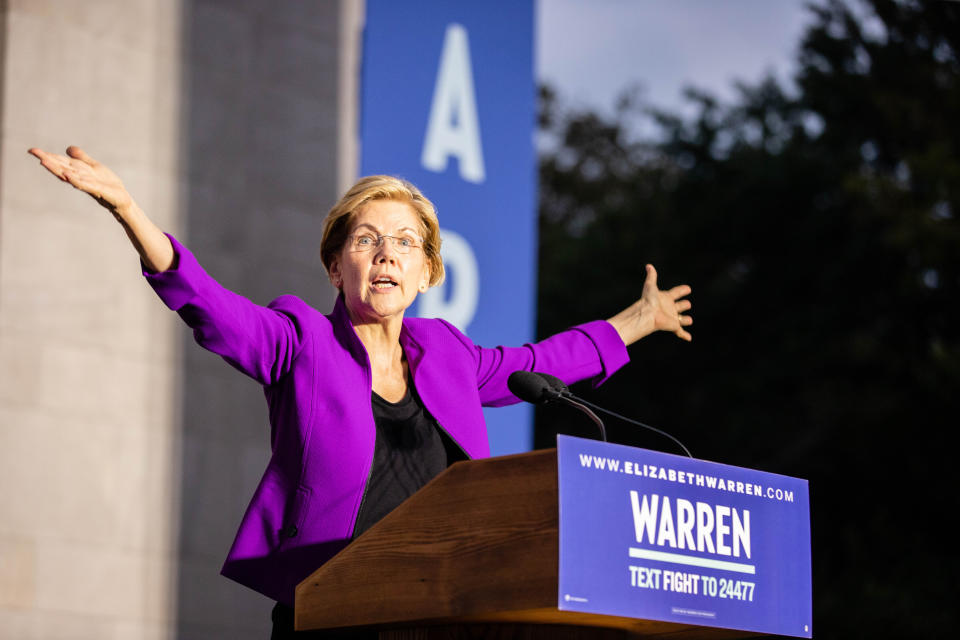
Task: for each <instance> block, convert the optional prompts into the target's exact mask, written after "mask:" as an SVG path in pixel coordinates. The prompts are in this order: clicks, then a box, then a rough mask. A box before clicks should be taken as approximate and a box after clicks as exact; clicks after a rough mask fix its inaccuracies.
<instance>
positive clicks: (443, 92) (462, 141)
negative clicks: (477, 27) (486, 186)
mask: <svg viewBox="0 0 960 640" xmlns="http://www.w3.org/2000/svg"><path fill="white" fill-rule="evenodd" d="M450 156H455V157H456V158H457V160H458V161H459V163H460V177H461V178H463V179H464V180H466V181H467V182H474V183H478V184H479V183H481V182H483V181H484V179H485V177H486V171H485V170H484V166H483V149H482V148H481V145H480V123H479V121H478V120H477V101H476V97H475V95H474V91H473V68H472V66H471V64H470V45H469V42H468V39H467V30H466V29H464V28H463V26H461V25H459V24H451V25H449V26H448V27H447V32H446V35H445V36H444V39H443V52H442V53H441V54H440V69H439V71H438V72H437V83H436V86H435V87H434V89H433V104H432V105H431V107H430V120H429V122H428V123H427V135H426V138H425V139H424V142H423V154H422V155H421V157H420V161H421V163H422V164H423V166H424V167H425V168H427V169H429V170H430V171H436V172H438V173H439V172H442V171H444V170H445V169H446V168H447V161H448V160H449V158H450Z"/></svg>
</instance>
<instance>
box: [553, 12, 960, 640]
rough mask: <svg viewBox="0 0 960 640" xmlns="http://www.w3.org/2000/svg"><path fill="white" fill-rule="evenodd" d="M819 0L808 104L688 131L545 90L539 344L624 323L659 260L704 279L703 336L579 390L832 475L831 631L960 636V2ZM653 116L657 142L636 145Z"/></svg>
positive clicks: (826, 609)
mask: <svg viewBox="0 0 960 640" xmlns="http://www.w3.org/2000/svg"><path fill="white" fill-rule="evenodd" d="M810 10H811V13H812V17H813V20H812V23H811V25H810V26H809V28H808V29H807V31H806V33H805V35H804V37H803V40H802V43H801V47H800V53H799V59H798V63H799V71H798V74H797V77H796V85H797V87H798V90H797V91H795V92H791V91H788V90H787V89H785V88H784V87H782V86H780V85H779V84H778V82H777V81H776V80H774V79H773V78H767V79H765V80H764V81H762V82H760V83H759V84H757V85H755V86H746V85H744V86H740V87H739V99H738V100H737V101H736V102H735V104H733V105H721V104H719V103H718V102H717V101H716V100H714V99H713V98H712V97H711V96H709V95H706V94H704V93H703V92H698V91H696V90H689V91H688V97H689V99H690V100H691V101H692V102H693V103H694V104H695V105H696V106H697V115H696V116H695V117H693V118H690V119H684V118H681V117H678V116H673V115H670V114H667V113H662V112H656V111H653V110H650V109H648V108H644V106H643V105H642V104H638V103H637V101H636V100H630V99H626V100H624V101H623V103H622V104H621V109H620V110H619V111H618V114H617V116H616V117H615V118H612V119H609V120H606V119H604V118H602V117H600V116H598V115H596V114H591V113H569V114H565V113H563V110H562V108H561V106H560V104H559V101H558V100H557V98H556V97H555V96H554V95H552V93H551V92H550V91H549V90H544V91H543V92H542V116H541V118H542V122H541V124H542V127H543V128H544V129H545V130H547V131H549V132H550V134H551V135H552V136H553V138H554V139H555V140H556V141H557V145H556V146H555V148H553V149H552V150H550V151H548V152H546V153H544V154H543V156H542V158H541V169H540V190H541V214H540V231H541V241H540V243H541V249H540V274H541V276H540V304H539V317H540V320H539V326H538V331H539V333H540V334H541V335H546V334H549V333H551V332H554V331H556V330H559V329H561V328H563V327H562V326H561V325H559V324H558V322H563V323H569V321H570V320H571V314H575V315H577V316H579V317H575V318H573V319H574V320H586V319H590V318H594V317H606V316H608V315H611V314H612V313H613V312H614V311H615V310H617V309H618V308H619V307H621V306H623V304H625V303H626V302H628V301H629V300H630V298H631V296H633V295H636V294H637V293H638V292H639V289H640V285H641V283H642V279H643V266H644V264H645V263H647V262H653V263H654V264H655V265H657V267H658V270H659V272H660V274H661V278H662V280H661V284H663V285H667V286H669V285H672V284H677V283H679V282H687V283H689V284H691V285H692V286H693V288H694V294H693V296H692V300H693V302H694V309H693V316H694V318H695V320H696V323H695V324H694V326H693V327H692V330H693V331H692V332H693V335H694V341H693V343H692V344H691V345H689V346H687V345H683V344H679V343H675V341H674V340H672V339H671V337H668V336H653V337H651V338H648V339H646V340H644V341H643V342H641V343H640V344H639V345H638V346H636V347H634V348H632V354H631V355H632V357H633V358H634V360H635V363H634V365H633V366H632V367H629V368H628V369H627V370H625V371H624V372H622V373H621V374H618V376H615V377H614V378H613V379H612V380H611V381H610V382H609V383H607V384H606V385H604V387H602V388H601V389H599V390H597V391H592V390H590V389H578V391H579V392H580V393H583V394H584V395H586V396H588V397H591V398H592V399H593V400H594V401H595V402H597V403H599V404H601V405H604V406H609V407H611V408H613V409H614V410H619V411H620V412H621V413H625V414H627V415H634V416H637V417H639V418H640V419H641V420H644V421H645V422H649V423H650V424H653V425H655V426H658V427H660V428H664V429H668V430H670V431H671V432H673V433H674V434H675V435H676V436H677V437H679V438H680V439H681V440H682V441H684V442H685V443H686V444H687V445H688V446H689V447H690V448H691V449H692V450H693V452H694V455H696V456H697V457H701V458H706V459H712V460H718V461H722V462H726V463H731V464H736V465H742V466H748V467H754V468H759V469H765V470H769V471H773V472H776V473H783V474H788V475H794V476H799V477H804V478H808V479H809V480H810V486H811V501H812V513H811V519H812V529H813V547H814V548H813V561H814V596H815V606H814V613H815V617H816V626H815V629H818V630H819V632H818V633H817V635H818V637H823V636H824V635H827V636H829V635H830V634H833V633H836V634H837V635H841V634H842V635H857V636H859V635H868V634H869V635H871V636H899V635H906V634H913V635H915V634H925V635H937V634H944V633H946V632H947V630H949V629H951V628H952V627H953V626H954V624H955V622H956V614H955V613H954V609H955V607H954V605H953V603H952V601H951V599H950V598H949V595H950V594H952V593H953V591H954V590H953V589H952V588H951V585H950V580H951V577H952V575H953V573H954V570H956V569H957V566H958V563H957V554H956V551H954V550H953V548H952V546H951V545H950V543H949V542H947V541H946V540H944V539H943V536H942V533H941V530H942V528H943V526H944V525H945V520H946V519H948V518H949V515H946V514H951V513H953V512H954V511H955V510H956V508H957V506H958V501H957V498H956V496H955V493H954V490H953V486H954V485H955V482H954V481H953V477H952V472H951V468H950V467H951V465H950V460H949V458H948V454H947V452H946V447H945V446H944V444H943V443H942V442H940V441H941V440H942V439H944V437H945V436H948V435H949V434H950V433H951V432H952V431H953V425H954V423H955V422H956V418H955V417H954V416H957V415H960V412H958V409H960V401H958V395H960V394H958V391H960V339H958V338H960V336H958V332H960V313H958V304H957V300H958V289H960V223H958V220H957V214H958V212H960V128H958V127H957V125H956V124H955V121H956V119H957V117H958V116H957V114H960V3H952V2H925V3H920V2H894V1H892V0H870V1H869V2H862V3H858V4H856V5H848V4H844V3H842V2H839V1H828V2H825V3H822V4H819V5H816V6H812V7H811V9H810ZM641 115H642V116H645V117H653V118H654V120H655V122H656V123H657V125H658V130H659V132H660V136H659V137H657V138H656V139H652V140H637V139H635V138H633V137H631V136H630V135H629V133H628V132H629V131H630V130H631V128H630V124H631V122H632V119H633V118H636V117H638V116H641ZM625 283H633V284H634V285H635V286H634V288H633V289H632V290H631V289H629V287H628V286H625ZM561 420H564V421H566V420H571V421H572V420H575V418H572V417H570V416H566V415H564V416H563V417H562V418H561V417H560V416H558V415H557V414H556V413H551V414H550V415H544V412H541V413H540V414H539V416H538V430H537V443H538V446H552V437H553V436H552V431H551V430H550V428H548V427H547V426H546V424H545V423H550V424H555V423H556V422H559V421H561ZM608 428H609V429H610V431H611V439H612V440H616V441H619V442H624V443H628V444H635V445H639V446H647V447H650V448H659V449H664V450H669V451H671V452H676V449H675V448H671V447H672V445H671V444H670V443H669V441H665V440H663V439H659V438H658V437H656V436H649V435H647V434H642V433H638V432H637V431H636V429H635V428H633V427H625V426H621V425H617V424H610V425H608ZM921 434H922V435H921ZM928 443H929V444H928ZM936 514H944V515H942V516H938V515H936ZM821 632H822V633H821Z"/></svg>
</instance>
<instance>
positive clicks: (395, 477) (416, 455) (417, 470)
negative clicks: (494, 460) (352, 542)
mask: <svg viewBox="0 0 960 640" xmlns="http://www.w3.org/2000/svg"><path fill="white" fill-rule="evenodd" d="M372 402H373V419H374V422H375V423H376V426H377V439H376V444H375V445H374V451H373V465H372V466H371V469H370V478H369V480H368V481H367V487H366V489H365V490H364V493H363V500H362V502H361V503H360V513H358V514H357V523H356V525H355V526H354V528H353V537H354V538H356V537H357V536H359V535H360V534H361V533H363V532H364V531H366V530H367V529H369V528H370V527H372V526H373V525H374V524H376V523H377V522H379V521H380V519H381V518H383V517H384V516H385V515H387V514H388V513H390V512H391V511H393V510H394V508H396V507H397V505H399V504H400V503H401V502H403V501H404V500H406V499H407V498H409V497H410V496H412V495H413V494H414V493H416V491H417V490H418V489H419V488H420V487H422V486H423V485H425V484H427V482H429V481H430V480H432V479H433V478H434V476H436V475H437V474H439V473H440V472H441V471H443V470H444V469H446V468H447V467H448V466H449V465H451V464H453V463H454V462H457V461H458V460H466V456H465V455H464V453H463V450H462V449H461V448H460V447H459V446H458V445H457V444H456V443H454V442H453V440H451V439H450V436H448V435H447V434H446V432H444V431H443V429H441V428H440V427H439V425H438V424H437V421H436V420H434V419H433V416H431V415H430V413H429V412H428V411H427V410H426V408H425V407H424V406H423V402H421V400H420V396H419V395H417V393H416V390H415V389H414V388H413V385H409V386H408V389H407V395H405V396H404V397H403V399H402V400H400V402H396V403H394V402H387V401H386V400H384V399H383V398H381V397H380V396H378V395H377V394H376V393H374V394H373V398H372Z"/></svg>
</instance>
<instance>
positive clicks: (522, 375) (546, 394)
mask: <svg viewBox="0 0 960 640" xmlns="http://www.w3.org/2000/svg"><path fill="white" fill-rule="evenodd" d="M507 387H508V388H509V389H510V391H511V392H512V393H513V394H514V395H515V396H517V397H518V398H520V399H521V400H525V401H527V402H531V403H533V404H544V403H547V402H552V401H555V400H559V401H561V402H564V403H565V404H569V405H570V406H574V407H577V408H578V409H580V410H581V411H588V412H589V414H588V415H592V416H593V418H594V421H595V422H597V423H598V424H600V425H601V426H600V429H601V433H602V434H603V440H604V442H606V440H607V434H606V430H605V429H604V428H603V426H602V424H603V423H601V422H600V419H599V418H597V417H596V415H595V414H594V413H593V412H592V411H590V410H589V409H588V408H587V407H592V408H594V409H596V410H597V411H601V412H603V413H606V414H607V415H611V416H613V417H615V418H620V419H621V420H623V421H625V422H629V423H630V424H634V425H637V426H638V427H643V428H644V429H649V430H650V431H653V432H655V433H659V434H660V435H662V436H666V437H667V438H670V439H671V440H673V441H674V442H675V443H676V444H677V445H678V446H679V447H680V448H681V449H683V452H684V453H685V454H687V456H688V457H690V458H693V455H692V454H691V453H690V450H689V449H687V448H686V447H685V446H684V445H683V443H682V442H680V441H679V440H677V439H676V438H674V437H673V436H672V435H670V434H669V433H667V432H666V431H662V430H660V429H657V428H656V427H651V426H650V425H648V424H644V423H642V422H639V421H637V420H633V419H632V418H628V417H626V416H622V415H620V414H619V413H614V412H613V411H610V410H609V409H604V408H603V407H599V406H597V405H595V404H593V403H592V402H588V401H586V400H584V399H583V398H579V397H577V396H575V395H573V394H572V393H571V392H570V389H568V388H567V385H565V384H564V383H563V380H561V379H560V378H558V377H556V376H552V375H550V374H549V373H540V372H536V371H514V372H513V373H511V374H510V377H509V378H508V379H507ZM514 387H517V388H516V389H515V388H514ZM521 394H526V395H521Z"/></svg>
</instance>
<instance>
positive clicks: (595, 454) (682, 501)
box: [557, 436, 813, 638]
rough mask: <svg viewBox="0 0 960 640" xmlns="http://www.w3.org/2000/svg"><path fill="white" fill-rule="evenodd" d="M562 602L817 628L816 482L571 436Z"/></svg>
mask: <svg viewBox="0 0 960 640" xmlns="http://www.w3.org/2000/svg"><path fill="white" fill-rule="evenodd" d="M557 455H558V473H559V478H558V482H559V491H560V496H559V504H560V568H559V573H560V575H559V601H558V606H559V608H560V609H565V610H570V611H581V612H588V613H599V614H606V615H615V616H625V617H631V618H641V619H648V620H661V621H668V622H678V623H686V624H695V625H702V626H707V627H721V628H725V629H738V630H743V631H755V632H759V633H768V634H779V635H788V636H798V637H804V638H810V637H812V634H813V621H812V611H813V609H812V600H811V597H812V588H811V570H810V505H809V493H808V487H807V481H806V480H800V479H797V478H790V477H787V476H781V475H776V474H772V473H765V472H761V471H754V470H751V469H743V468H740V467H732V466H728V465H723V464H717V463H714V462H706V461H703V460H693V459H691V458H685V457H682V456H675V455H670V454H666V453H658V452H655V451H648V450H646V449H637V448H634V447H627V446H623V445H615V444H609V443H605V442H599V441H596V440H582V439H580V438H573V437H570V436H559V437H558V441H557Z"/></svg>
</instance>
